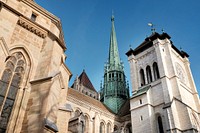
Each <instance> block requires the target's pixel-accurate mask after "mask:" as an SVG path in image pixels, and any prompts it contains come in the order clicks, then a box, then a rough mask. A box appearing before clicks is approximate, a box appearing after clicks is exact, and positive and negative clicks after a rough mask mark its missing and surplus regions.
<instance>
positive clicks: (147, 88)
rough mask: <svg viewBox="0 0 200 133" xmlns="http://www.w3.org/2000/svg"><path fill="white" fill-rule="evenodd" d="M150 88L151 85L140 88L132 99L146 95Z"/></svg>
mask: <svg viewBox="0 0 200 133" xmlns="http://www.w3.org/2000/svg"><path fill="white" fill-rule="evenodd" d="M150 87H151V85H148V86H144V87H142V88H139V89H138V90H137V91H136V92H135V93H133V96H132V97H131V98H135V97H138V96H140V95H142V94H145V93H146V92H147V91H148V90H149V88H150Z"/></svg>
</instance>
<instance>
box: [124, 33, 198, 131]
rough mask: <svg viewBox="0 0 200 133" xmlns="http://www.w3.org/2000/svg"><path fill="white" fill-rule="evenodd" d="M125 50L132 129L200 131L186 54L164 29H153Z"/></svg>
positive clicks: (196, 102)
mask: <svg viewBox="0 0 200 133" xmlns="http://www.w3.org/2000/svg"><path fill="white" fill-rule="evenodd" d="M126 54H127V56H128V60H129V63H130V70H131V81H132V86H133V88H132V92H133V96H132V97H131V99H130V106H131V107H130V108H131V109H130V110H131V123H132V129H133V132H134V133H141V132H148V133H155V132H159V133H171V132H174V133H182V132H184V133H193V132H194V133H197V132H200V103H199V96H198V93H197V90H196V87H195V84H194V81H193V77H192V73H191V70H190V63H189V60H188V57H189V55H188V54H187V53H186V52H184V51H180V50H178V49H177V48H176V47H175V46H174V45H173V43H172V41H171V40H170V36H169V35H168V34H166V33H162V34H158V33H153V34H152V35H151V36H150V37H148V38H146V39H145V41H144V42H143V43H142V44H141V45H140V46H138V47H137V48H136V49H134V50H132V49H130V50H129V51H128V52H127V53H126Z"/></svg>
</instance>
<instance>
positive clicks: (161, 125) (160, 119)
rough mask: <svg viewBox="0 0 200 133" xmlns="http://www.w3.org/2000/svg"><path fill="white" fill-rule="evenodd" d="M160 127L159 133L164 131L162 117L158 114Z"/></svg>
mask: <svg viewBox="0 0 200 133" xmlns="http://www.w3.org/2000/svg"><path fill="white" fill-rule="evenodd" d="M158 128H159V133H164V130H163V124H162V118H161V117H160V116H158Z"/></svg>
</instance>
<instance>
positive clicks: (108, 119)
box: [67, 71, 131, 133]
mask: <svg viewBox="0 0 200 133" xmlns="http://www.w3.org/2000/svg"><path fill="white" fill-rule="evenodd" d="M77 81H78V82H77ZM72 87H73V88H69V89H68V96H67V103H68V105H71V108H72V112H71V114H70V120H69V123H68V131H69V133H82V132H84V133H112V132H115V133H131V119H130V111H129V102H126V103H125V104H123V106H122V109H121V110H119V113H118V114H115V113H114V112H113V111H112V110H111V109H109V108H108V107H107V106H106V105H105V104H103V103H102V102H101V101H100V100H99V99H98V98H96V95H94V94H97V92H96V90H95V89H94V87H93V85H92V84H91V82H90V80H89V78H88V76H87V74H86V72H85V71H83V72H82V73H81V75H80V76H79V77H77V78H76V79H75V81H74V84H73V85H72ZM88 90H90V91H88Z"/></svg>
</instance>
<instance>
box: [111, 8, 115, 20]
mask: <svg viewBox="0 0 200 133" xmlns="http://www.w3.org/2000/svg"><path fill="white" fill-rule="evenodd" d="M114 18H115V17H114V11H113V10H112V17H111V21H114Z"/></svg>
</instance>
